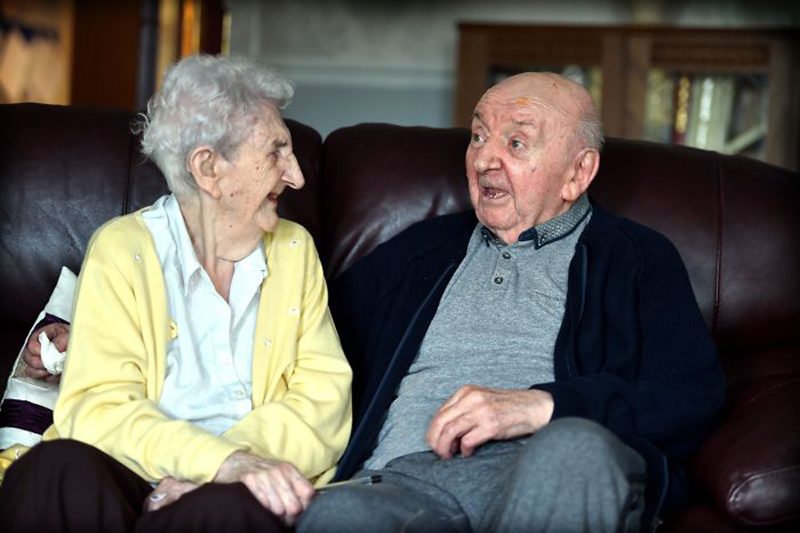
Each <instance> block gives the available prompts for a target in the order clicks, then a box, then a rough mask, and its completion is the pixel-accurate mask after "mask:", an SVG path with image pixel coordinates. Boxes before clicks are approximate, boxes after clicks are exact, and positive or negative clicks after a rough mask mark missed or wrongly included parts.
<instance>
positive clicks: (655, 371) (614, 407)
mask: <svg viewBox="0 0 800 533" xmlns="http://www.w3.org/2000/svg"><path fill="white" fill-rule="evenodd" d="M621 250H625V252H622V251H621ZM621 250H615V251H614V253H611V254H609V256H613V257H616V258H620V257H621V258H623V260H624V258H627V259H628V261H626V262H625V263H623V262H622V261H616V260H615V261H609V262H608V265H606V266H605V267H600V268H598V266H597V265H596V264H595V265H593V266H592V270H591V271H590V275H589V278H590V279H589V283H588V288H587V289H586V290H585V294H584V297H585V299H586V300H585V311H584V313H583V316H581V317H580V318H579V319H578V320H577V321H579V322H580V323H579V324H576V323H575V322H576V320H573V321H572V322H573V323H572V325H570V324H569V322H570V320H569V319H567V320H566V321H565V327H567V328H573V329H574V331H572V332H569V331H567V332H566V334H567V335H568V336H569V337H570V338H571V342H572V348H571V349H570V348H567V349H566V350H564V352H565V353H557V355H556V359H557V360H556V366H557V368H558V365H560V364H561V365H563V367H562V368H564V367H565V368H564V369H563V373H564V374H566V378H565V379H561V380H557V381H556V382H555V383H547V384H542V385H535V386H534V388H538V389H543V390H547V391H549V392H550V393H551V394H552V395H553V398H554V401H555V410H554V413H553V418H554V419H555V418H561V417H565V416H580V417H585V418H590V419H592V420H595V421H597V422H599V423H601V424H603V425H604V426H606V427H608V428H609V429H611V430H612V431H614V432H616V433H617V434H618V435H620V436H622V437H623V438H634V439H637V438H641V439H645V440H647V441H650V442H652V443H654V444H656V445H658V446H659V447H660V448H661V449H662V450H663V451H665V452H666V453H668V454H674V455H677V456H683V455H685V454H686V453H688V452H690V451H691V450H692V449H693V448H694V446H695V445H696V443H697V442H698V441H699V439H701V438H702V435H703V433H704V432H705V431H707V430H708V428H709V426H710V424H711V422H712V421H713V418H714V416H715V415H716V413H717V411H718V409H719V407H720V406H721V404H722V401H723V397H724V381H723V374H722V367H721V364H720V361H719V359H718V357H717V353H716V350H715V348H714V345H713V343H712V341H711V338H710V335H709V333H708V331H707V329H706V326H705V323H704V322H703V319H702V316H701V314H700V311H699V309H698V307H697V303H696V301H695V298H694V293H693V292H692V288H691V284H690V282H689V277H688V274H687V272H686V269H685V267H684V265H683V262H682V261H681V259H680V256H679V254H678V252H677V250H676V249H675V247H674V246H673V245H672V243H670V242H669V241H668V240H667V239H666V238H664V237H663V236H660V235H655V236H652V237H649V238H647V239H642V240H640V241H639V242H638V243H637V246H636V249H635V252H633V253H631V247H630V246H628V247H622V248H621ZM598 271H599V272H598ZM593 276H594V278H592V277H593ZM571 277H572V276H571ZM598 277H599V278H600V279H601V280H602V281H599V282H598V279H597V278H598ZM571 289H572V287H571ZM568 313H569V310H568ZM569 344H570V341H568V342H567V345H569Z"/></svg>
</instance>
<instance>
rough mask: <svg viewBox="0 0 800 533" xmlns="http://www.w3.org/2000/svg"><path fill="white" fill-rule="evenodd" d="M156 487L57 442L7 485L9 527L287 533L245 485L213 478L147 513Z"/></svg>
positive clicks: (1, 505) (80, 446) (1, 515)
mask: <svg viewBox="0 0 800 533" xmlns="http://www.w3.org/2000/svg"><path fill="white" fill-rule="evenodd" d="M152 490H153V488H152V487H151V486H150V484H149V483H147V482H146V481H145V480H144V479H142V478H141V477H139V476H138V475H136V474H135V473H133V472H132V471H131V470H129V469H128V468H127V467H125V466H123V465H122V464H121V463H119V462H118V461H116V460H115V459H113V458H112V457H110V456H109V455H107V454H105V453H103V452H101V451H100V450H98V449H97V448H94V447H93V446H89V445H88V444H84V443H81V442H78V441H74V440H55V441H49V442H43V443H40V444H38V445H36V446H34V447H33V448H32V449H31V450H30V451H29V452H28V453H26V454H25V455H24V456H22V458H20V459H19V460H18V461H16V462H15V463H14V464H13V465H12V466H11V468H9V470H8V472H7V473H6V476H5V479H4V481H3V484H2V486H0V523H2V526H3V527H2V529H3V531H9V532H11V531H76V532H90V531H103V532H106V531H108V532H111V531H114V532H117V531H120V532H121V531H126V532H127V531H131V532H132V531H137V532H146V531H147V532H149V531H175V532H178V531H193V532H197V531H259V532H261V533H266V532H271V531H286V527H285V526H283V525H282V524H281V522H280V521H279V520H278V519H277V518H276V517H275V516H274V515H273V514H272V513H270V512H269V511H268V510H266V509H265V508H264V507H263V506H262V505H261V504H260V503H259V502H258V500H256V499H255V498H254V497H253V496H252V494H250V491H249V490H248V489H247V488H246V487H245V486H244V485H243V484H241V483H233V484H220V483H207V484H205V485H202V486H200V487H199V488H197V489H195V490H193V491H191V492H189V493H187V494H185V495H183V496H182V497H181V498H180V499H179V500H178V501H176V502H174V503H172V504H170V505H167V506H165V507H163V508H161V509H159V510H158V511H155V512H150V513H144V512H143V507H144V501H145V498H147V496H148V495H149V494H150V493H151V492H152Z"/></svg>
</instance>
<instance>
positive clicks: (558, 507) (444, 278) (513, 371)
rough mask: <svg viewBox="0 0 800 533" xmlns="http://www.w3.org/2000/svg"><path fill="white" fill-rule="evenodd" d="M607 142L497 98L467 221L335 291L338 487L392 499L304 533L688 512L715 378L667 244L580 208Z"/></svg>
mask: <svg viewBox="0 0 800 533" xmlns="http://www.w3.org/2000/svg"><path fill="white" fill-rule="evenodd" d="M600 130H601V128H600V124H599V120H598V118H597V112H596V110H595V108H594V105H593V104H592V101H591V99H590V97H589V95H588V93H587V92H586V91H585V90H584V89H583V88H582V87H580V86H579V85H577V84H575V83H573V82H571V81H569V80H567V79H565V78H563V77H561V76H558V75H554V74H533V73H527V74H521V75H518V76H514V77H511V78H509V79H507V80H505V81H503V82H502V83H500V84H498V85H497V86H495V87H493V88H491V89H490V90H489V91H488V92H487V93H486V94H485V95H484V96H483V97H482V98H481V100H480V102H479V103H478V105H477V107H476V109H475V112H474V115H473V120H472V140H471V143H470V145H469V148H468V150H467V155H466V168H467V181H468V185H469V192H470V198H471V201H472V204H473V207H474V212H469V213H464V214H458V215H450V216H444V217H440V218H436V219H432V220H428V221H424V222H421V223H419V224H417V225H415V226H413V227H411V228H409V229H408V230H406V231H405V232H404V233H402V234H401V235H399V236H397V237H395V238H394V239H392V240H391V241H389V242H387V243H385V244H384V245H382V246H380V247H379V248H377V249H376V250H375V251H374V252H373V253H372V254H371V255H370V256H368V257H367V258H365V259H364V260H363V261H361V262H360V263H359V264H357V265H356V266H355V267H353V268H352V269H351V270H350V271H349V272H347V273H345V274H344V275H343V276H342V277H340V278H339V279H338V280H337V281H336V282H334V284H333V285H332V289H331V295H332V296H331V298H332V299H331V307H332V311H333V312H334V319H335V321H336V324H337V329H338V330H339V333H340V336H341V339H342V342H343V346H344V348H345V353H346V354H347V355H348V357H349V358H350V360H351V361H356V360H357V361H359V362H360V363H361V373H359V372H356V376H355V381H354V387H355V388H354V390H355V391H356V395H357V398H356V400H354V401H355V402H356V418H355V423H356V425H355V426H354V427H355V428H356V429H355V431H354V433H353V436H352V438H351V440H350V444H349V446H348V448H347V450H346V452H345V455H344V457H343V458H342V460H341V462H340V466H339V470H338V477H339V478H347V477H350V476H353V475H355V476H361V475H367V474H380V475H381V476H382V480H383V482H382V483H379V484H373V485H351V486H347V487H343V488H340V489H337V490H333V491H329V492H327V493H325V494H321V495H319V496H318V497H317V498H316V499H315V500H314V501H313V502H312V503H311V505H310V507H309V508H308V510H307V511H306V512H305V513H304V514H303V515H302V516H301V519H300V522H299V524H298V528H299V530H300V531H344V530H349V531H401V530H402V531H471V530H475V531H531V530H535V531H574V530H592V531H596V530H597V531H599V530H603V531H619V530H625V531H634V530H639V529H647V528H649V527H652V526H653V525H654V524H655V523H656V521H657V517H658V516H659V515H662V516H663V515H664V514H665V513H667V512H668V511H669V509H670V508H671V507H674V506H675V505H678V504H679V503H680V501H681V498H682V497H683V496H684V493H685V488H684V487H683V484H682V479H683V478H682V475H681V468H680V466H679V461H680V460H681V459H682V458H683V457H685V456H686V454H687V453H688V452H690V451H691V450H692V448H693V447H694V446H695V444H696V443H697V442H698V439H699V438H700V436H701V434H702V433H703V431H704V430H705V429H706V428H707V427H708V426H709V424H710V422H711V421H712V419H713V416H714V414H715V413H716V411H717V409H718V408H719V406H720V404H721V401H722V397H723V379H722V372H721V367H720V364H719V361H718V359H717V356H716V353H715V350H714V347H713V344H712V342H711V339H710V338H709V335H708V333H707V331H706V328H705V325H704V323H703V321H702V318H701V316H700V313H699V311H698V308H697V304H696V302H695V300H694V296H693V294H692V289H691V286H690V284H689V280H688V276H687V274H686V271H685V268H684V266H683V264H682V262H681V259H680V257H679V255H678V253H677V251H676V250H675V248H674V247H673V246H672V244H671V243H670V242H669V241H668V240H667V239H666V238H664V237H663V236H662V235H660V234H657V233H655V232H654V231H652V230H650V229H647V228H645V227H642V226H641V225H639V224H636V223H634V222H631V221H628V220H622V219H619V218H617V217H615V216H613V215H611V214H610V213H607V212H605V211H603V210H602V209H600V208H599V207H597V206H594V205H592V204H591V203H590V201H589V200H588V198H587V195H586V191H587V189H588V187H589V185H590V184H591V182H592V180H593V179H594V177H595V175H596V173H597V170H598V167H599V163H600V155H599V150H600V146H601V144H602V136H601V131H600ZM476 218H477V220H476ZM362 391H363V392H362Z"/></svg>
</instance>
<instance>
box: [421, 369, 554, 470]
mask: <svg viewBox="0 0 800 533" xmlns="http://www.w3.org/2000/svg"><path fill="white" fill-rule="evenodd" d="M551 416H553V396H552V395H551V394H550V393H549V392H545V391H541V390H536V389H529V390H509V389H487V388H484V387H478V386H477V385H464V386H463V387H461V388H460V389H458V390H457V391H456V393H455V394H453V396H451V397H450V399H449V400H447V402H445V404H444V405H443V406H442V407H441V408H440V409H439V411H438V412H437V413H436V415H434V417H433V420H432V421H431V425H430V428H429V429H428V435H427V439H428V444H430V446H431V449H432V450H433V451H434V452H436V454H437V455H438V456H439V457H442V458H444V459H446V458H450V457H453V456H454V455H455V454H456V453H457V452H461V455H462V456H464V457H469V456H470V455H472V452H474V451H475V449H476V448H477V447H478V446H480V445H482V444H483V443H485V442H488V441H490V440H509V439H514V438H517V437H522V436H524V435H530V434H531V433H534V432H536V431H538V430H539V429H541V428H542V427H543V426H544V425H545V424H547V423H548V422H550V417H551Z"/></svg>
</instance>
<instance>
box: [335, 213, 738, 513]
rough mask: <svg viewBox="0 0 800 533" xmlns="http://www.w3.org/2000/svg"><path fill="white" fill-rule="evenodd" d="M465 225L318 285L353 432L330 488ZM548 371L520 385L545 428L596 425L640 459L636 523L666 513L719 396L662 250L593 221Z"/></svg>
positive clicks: (461, 221)
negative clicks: (552, 422) (534, 400)
mask: <svg viewBox="0 0 800 533" xmlns="http://www.w3.org/2000/svg"><path fill="white" fill-rule="evenodd" d="M476 223H477V220H476V218H475V214H474V213H473V212H467V213H461V214H457V215H447V216H443V217H438V218H435V219H430V220H426V221H423V222H420V223H418V224H415V225H414V226H412V227H410V228H408V229H407V230H405V231H404V232H402V233H401V234H400V235H398V236H396V237H394V238H393V239H391V240H389V241H387V242H386V243H384V244H382V245H380V246H379V247H377V248H376V249H375V250H374V251H373V252H372V253H371V254H370V255H368V256H367V257H365V258H364V259H362V260H361V261H359V262H358V263H357V264H356V265H354V266H353V267H352V268H351V269H349V270H348V271H347V272H345V273H344V274H343V275H341V276H340V277H338V278H337V279H335V280H334V281H333V282H332V283H331V286H330V307H331V312H332V313H333V317H334V321H335V323H336V327H337V330H338V332H339V335H340V337H341V340H342V345H343V347H344V351H345V354H347V357H348V359H349V360H350V363H351V365H352V366H353V372H354V376H353V378H354V381H353V413H354V425H353V428H354V429H353V435H352V437H351V439H350V443H349V445H348V447H347V449H346V450H345V453H344V455H343V457H342V459H341V461H340V463H339V469H338V471H337V478H338V479H343V478H347V477H350V476H352V475H353V474H354V473H355V471H356V470H357V469H358V468H359V467H360V466H361V465H362V463H363V462H364V461H365V460H366V459H367V458H368V456H369V454H370V453H371V451H372V449H373V447H374V445H375V439H376V438H377V435H378V433H379V430H380V427H381V425H382V424H383V421H384V419H385V416H386V413H387V410H388V408H389V405H390V404H391V403H392V401H393V400H394V398H395V395H396V393H397V389H398V387H399V385H400V381H401V380H402V378H403V376H405V374H406V372H407V370H408V368H409V366H410V365H411V363H412V362H413V360H414V358H415V357H416V355H417V351H418V350H419V347H420V345H421V343H422V339H423V337H424V336H425V332H426V331H427V329H428V326H429V325H430V323H431V320H432V319H433V316H434V314H435V313H436V310H437V307H438V304H439V300H440V299H441V296H442V293H443V291H444V289H445V287H446V286H447V284H448V282H449V280H450V278H451V277H452V275H453V273H454V272H455V270H456V268H457V267H458V265H459V264H460V263H461V261H462V259H463V258H464V255H465V253H466V248H467V243H468V241H469V238H470V235H471V234H472V231H473V230H474V228H475V225H476ZM465 319H468V317H465ZM498 320H502V317H499V318H498ZM519 327H520V328H525V327H531V325H530V324H520V325H519ZM554 365H555V381H554V382H552V383H544V384H538V385H533V388H537V389H542V390H546V391H548V392H550V393H551V394H552V395H553V398H554V400H555V411H554V412H553V419H557V418H561V417H566V416H579V417H584V418H588V419H591V420H594V421H596V422H599V423H600V424H602V425H603V426H605V427H607V428H608V429H610V430H611V431H613V432H614V433H615V434H616V435H618V436H619V437H620V438H621V439H622V440H623V441H625V442H626V443H627V444H628V445H630V446H631V447H633V448H634V449H636V450H637V451H639V453H641V454H642V455H643V456H644V458H645V459H646V461H647V463H648V477H649V483H648V489H647V503H648V508H647V511H646V515H647V516H648V518H653V517H654V516H655V514H656V513H657V512H661V514H662V515H663V514H664V512H665V511H669V509H670V508H674V507H676V506H677V505H679V504H680V503H681V502H682V500H683V499H684V497H685V495H686V486H685V476H684V474H683V470H682V468H681V467H680V461H681V460H682V459H683V458H685V457H686V456H687V455H688V454H689V453H690V452H691V451H692V450H693V449H694V448H695V447H696V446H697V444H699V442H700V440H701V439H702V437H703V436H704V435H705V434H706V433H707V431H708V430H709V429H710V426H711V424H712V423H713V419H714V417H715V414H716V413H717V411H718V409H719V408H720V406H721V404H722V401H723V395H724V383H723V374H722V368H721V365H720V362H719V360H718V357H717V354H716V350H715V348H714V345H713V343H712V341H711V338H710V336H709V334H708V331H707V329H706V326H705V323H704V322H703V319H702V316H701V314H700V311H699V309H698V307H697V303H696V301H695V298H694V294H693V292H692V288H691V285H690V283H689V277H688V275H687V272H686V269H685V267H684V265H683V262H682V261H681V259H680V256H679V255H678V252H677V250H676V249H675V247H674V246H673V245H672V243H671V242H670V241H669V240H667V238H666V237H664V236H663V235H661V234H659V233H657V232H655V231H653V230H651V229H648V228H646V227H644V226H642V225H640V224H637V223H635V222H632V221H630V220H625V219H620V218H618V217H616V216H614V215H612V214H610V213H608V212H606V211H604V210H602V209H601V208H599V207H597V206H595V207H594V208H593V214H592V218H591V220H590V221H589V224H588V225H587V226H586V229H585V230H584V232H583V234H582V235H581V237H580V239H579V240H578V243H577V245H576V250H575V255H574V257H573V259H572V262H571V264H570V269H569V284H568V291H567V303H566V310H565V313H564V320H563V322H562V325H561V329H560V331H559V334H558V338H557V340H556V345H555V352H554ZM644 523H645V524H646V523H648V522H644Z"/></svg>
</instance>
